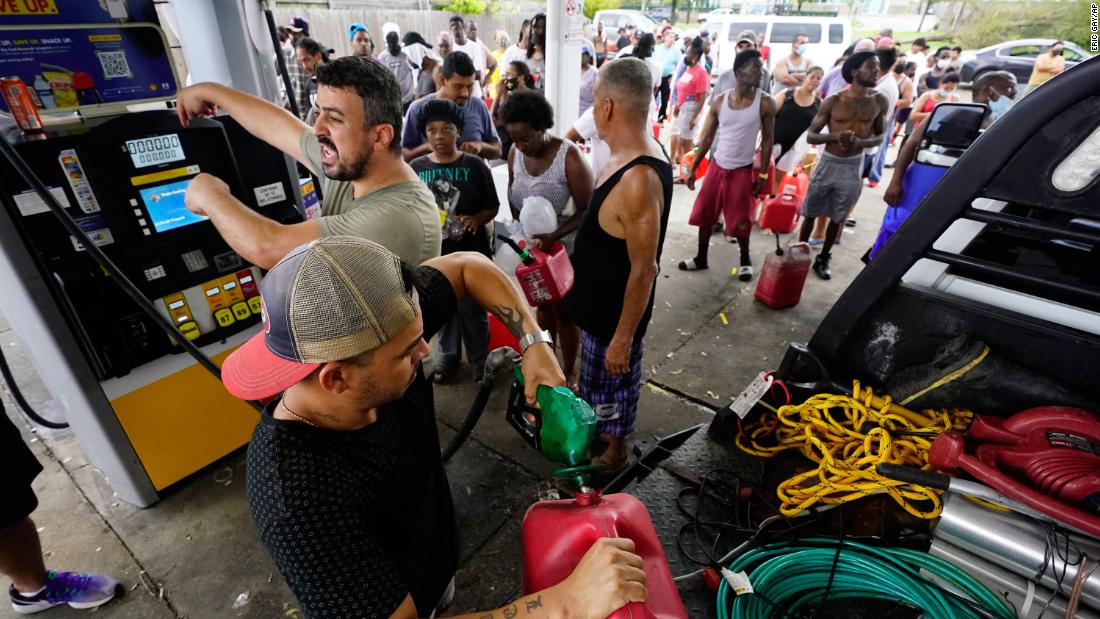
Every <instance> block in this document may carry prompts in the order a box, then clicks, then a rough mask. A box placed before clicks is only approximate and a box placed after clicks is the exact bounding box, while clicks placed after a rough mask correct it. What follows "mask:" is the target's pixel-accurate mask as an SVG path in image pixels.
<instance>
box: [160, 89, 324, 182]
mask: <svg viewBox="0 0 1100 619" xmlns="http://www.w3.org/2000/svg"><path fill="white" fill-rule="evenodd" d="M176 100H177V107H176V112H177V114H178V115H179V119H180V124H182V125H183V126H184V127H186V126H187V125H188V123H190V122H191V119H192V118H201V117H203V116H213V115H214V114H216V113H217V110H218V108H221V109H222V110H224V111H225V112H226V113H227V114H229V115H230V116H231V117H232V118H233V120H235V121H237V122H239V123H240V124H241V126H242V127H244V129H245V131H248V132H249V133H251V134H252V135H254V136H256V137H257V138H259V139H261V140H263V141H264V142H267V143H268V144H270V145H272V146H274V147H275V148H277V149H279V150H281V151H283V152H284V153H286V154H288V155H290V156H291V157H293V158H295V159H297V160H298V161H299V162H300V163H301V164H302V165H304V166H306V167H307V168H308V167H310V163H309V161H308V160H307V159H306V156H305V153H303V152H302V148H301V146H300V145H299V144H300V140H301V138H302V133H303V132H305V131H309V125H307V124H305V123H304V122H302V121H301V119H299V118H298V117H297V116H295V115H294V114H291V113H290V112H288V111H287V110H284V109H283V108H281V107H279V106H278V105H275V104H274V103H271V102H270V101H266V100H264V99H261V98H259V97H256V96H253V95H250V94H248V93H246V92H241V91H240V90H234V89H232V88H229V87H228V86H223V85H221V84H215V83H213V82H203V83H200V84H195V85H194V86H188V87H187V88H184V89H183V90H181V91H179V93H177V94H176ZM314 172H319V170H314Z"/></svg>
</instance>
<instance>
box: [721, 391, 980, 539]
mask: <svg viewBox="0 0 1100 619" xmlns="http://www.w3.org/2000/svg"><path fill="white" fill-rule="evenodd" d="M852 394H853V395H852V396H846V395H835V394H828V393H821V394H817V395H815V396H813V397H811V398H810V399H808V400H806V401H805V402H804V403H802V404H800V405H788V406H783V407H782V408H780V409H779V410H778V411H777V412H776V413H765V414H764V415H762V416H761V418H760V420H759V421H758V422H757V423H754V424H751V425H748V426H747V427H746V428H745V430H744V433H740V434H738V435H737V446H738V447H739V448H740V449H741V450H742V451H745V452H746V453H750V454H753V455H755V456H760V457H764V458H770V457H772V456H774V455H776V454H778V453H779V452H782V451H786V450H788V449H798V450H799V451H801V452H802V455H804V456H806V457H807V458H809V459H811V460H813V461H814V462H816V463H817V467H816V468H814V469H812V470H809V471H806V472H805V473H799V474H798V475H795V476H794V477H791V478H789V479H787V480H786V481H784V482H783V483H781V484H779V487H778V488H777V489H776V494H778V496H779V500H780V502H781V506H780V509H779V511H780V513H782V514H783V515H784V516H787V517H791V516H794V515H796V514H798V513H800V512H802V511H804V510H806V509H808V508H810V507H812V506H813V505H815V504H817V503H824V504H826V505H835V504H839V503H847V502H849V501H854V500H856V499H860V498H863V497H865V496H867V495H870V494H874V493H876V492H885V493H887V494H889V495H890V497H891V498H893V499H894V501H896V502H897V503H898V505H900V506H901V507H902V508H903V509H905V511H907V512H909V513H910V514H912V515H914V516H916V517H918V518H935V517H937V516H939V513H940V509H941V508H942V504H941V502H940V496H939V494H940V493H939V491H937V490H932V489H930V488H926V487H923V486H910V485H909V484H907V483H905V482H900V481H895V480H892V479H889V478H886V477H882V476H881V475H879V474H878V473H876V472H875V465H877V464H879V463H880V462H888V463H891V464H902V465H907V466H915V467H919V468H921V469H925V470H928V469H930V468H931V467H930V466H929V464H928V450H929V448H931V446H932V440H933V439H934V437H932V436H910V435H908V434H907V433H911V432H929V433H936V434H938V433H940V432H944V431H947V430H960V431H961V430H965V429H966V427H967V426H968V425H969V424H970V420H971V419H972V418H973V416H974V413H972V412H970V411H967V410H954V411H948V410H941V411H933V410H926V411H919V412H917V411H910V410H907V409H904V408H902V407H900V406H898V405H896V404H893V403H892V402H891V400H890V396H878V395H875V393H874V392H873V391H872V390H871V388H870V387H867V388H865V389H863V390H862V391H861V390H860V386H859V381H854V384H853V386H852ZM773 429H774V430H773ZM773 432H774V437H769V435H770V434H772V433H773ZM916 503H921V504H923V505H921V506H918V505H917V504H916ZM922 507H924V509H922Z"/></svg>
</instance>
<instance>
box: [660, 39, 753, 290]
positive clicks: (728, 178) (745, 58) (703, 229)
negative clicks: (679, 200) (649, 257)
mask: <svg viewBox="0 0 1100 619" xmlns="http://www.w3.org/2000/svg"><path fill="white" fill-rule="evenodd" d="M763 69H764V63H763V61H762V60H761V59H760V52H758V51H756V50H754V49H746V50H744V51H742V52H740V53H738V54H737V58H736V59H735V60H734V61H733V72H734V75H735V77H736V78H737V86H736V87H735V88H733V89H732V90H729V91H727V92H724V93H719V94H718V95H716V96H715V97H714V99H713V102H712V103H711V105H710V110H709V111H708V112H707V118H706V121H705V122H704V124H703V132H702V136H701V137H700V139H699V151H698V152H700V153H706V152H707V151H708V150H710V148H711V145H712V144H713V145H714V152H713V153H712V154H711V161H710V165H709V168H708V169H707V173H706V176H705V177H704V178H703V181H704V182H703V188H702V189H701V190H700V191H699V195H698V196H696V198H695V206H694V207H693V208H692V210H691V217H690V218H689V219H688V223H690V224H691V225H693V226H697V227H698V228H699V247H698V250H697V252H696V254H695V257H694V258H689V259H687V260H683V261H681V262H680V264H679V267H680V269H681V270H683V271H697V270H701V269H705V268H707V267H708V264H707V253H708V251H707V250H708V248H709V246H710V235H711V233H712V232H713V231H714V224H715V223H716V222H717V221H718V217H719V216H721V217H722V219H723V221H725V225H726V234H727V235H728V236H731V237H733V238H736V239H737V245H738V247H739V248H740V250H741V266H740V268H738V270H737V271H738V272H737V276H738V278H739V279H740V280H741V281H746V282H747V281H749V280H751V279H752V275H753V270H752V260H751V258H750V257H749V233H750V232H752V214H751V213H752V203H753V199H754V197H755V196H758V195H760V193H761V192H762V191H763V190H764V187H765V185H766V184H767V180H768V174H767V172H763V173H761V174H756V175H754V174H753V163H754V161H755V159H756V142H757V137H758V136H759V138H760V153H761V160H762V161H770V160H771V152H772V143H773V140H774V137H773V134H774V129H775V101H774V100H773V99H772V98H771V96H770V95H768V94H767V93H765V92H763V91H762V90H760V89H759V88H757V84H759V83H760V74H761V71H763ZM702 159H703V158H702V157H698V156H697V157H696V158H695V161H694V163H692V166H691V172H690V173H689V174H688V178H687V185H688V188H689V189H692V190H694V189H695V174H696V171H697V170H698V168H699V164H700V163H701V162H702Z"/></svg>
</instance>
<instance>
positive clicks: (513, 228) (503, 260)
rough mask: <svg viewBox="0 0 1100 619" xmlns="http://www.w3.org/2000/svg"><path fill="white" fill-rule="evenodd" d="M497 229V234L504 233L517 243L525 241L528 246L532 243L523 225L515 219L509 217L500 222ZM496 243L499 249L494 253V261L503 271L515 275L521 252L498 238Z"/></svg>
mask: <svg viewBox="0 0 1100 619" xmlns="http://www.w3.org/2000/svg"><path fill="white" fill-rule="evenodd" d="M501 224H502V225H501ZM496 229H497V234H503V235H504V236H506V237H509V238H511V239H512V240H513V241H515V242H517V243H519V242H520V241H523V242H524V244H525V245H526V246H530V245H531V241H530V239H528V238H527V236H526V235H525V234H524V233H523V225H522V224H520V222H518V221H516V220H514V219H509V220H507V222H498V225H497V227H496ZM496 245H497V249H496V253H495V254H493V263H494V264H496V265H497V266H498V267H500V270H501V271H504V272H505V273H507V274H509V275H514V274H515V272H516V267H517V266H519V254H517V253H516V250H514V249H512V247H511V246H510V245H508V244H507V243H505V242H503V241H500V240H497V242H496Z"/></svg>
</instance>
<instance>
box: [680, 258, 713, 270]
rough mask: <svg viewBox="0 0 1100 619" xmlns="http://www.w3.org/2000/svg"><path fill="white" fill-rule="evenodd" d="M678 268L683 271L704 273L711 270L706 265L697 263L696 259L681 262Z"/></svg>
mask: <svg viewBox="0 0 1100 619" xmlns="http://www.w3.org/2000/svg"><path fill="white" fill-rule="evenodd" d="M677 266H679V267H680V270H681V271H702V270H704V269H707V268H709V267H708V266H707V265H705V264H703V265H700V264H699V263H697V262H695V258H688V259H687V260H681V261H680V264H679V265H677Z"/></svg>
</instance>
